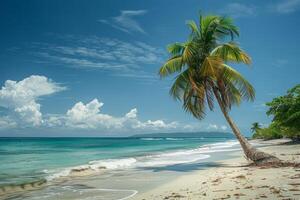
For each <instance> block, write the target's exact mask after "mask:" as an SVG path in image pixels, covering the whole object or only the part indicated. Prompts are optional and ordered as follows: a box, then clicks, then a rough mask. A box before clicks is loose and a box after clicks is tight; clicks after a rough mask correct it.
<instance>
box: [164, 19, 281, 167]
mask: <svg viewBox="0 0 300 200" xmlns="http://www.w3.org/2000/svg"><path fill="white" fill-rule="evenodd" d="M187 25H188V27H189V28H190V30H191V33H190V35H189V37H188V39H187V41H186V42H183V43H178V42H176V43H174V44H171V45H169V46H168V48H167V49H168V52H169V54H170V58H169V59H168V60H167V61H166V62H165V63H164V65H163V66H162V67H161V68H160V70H159V75H160V76H161V77H162V78H163V77H166V76H169V75H172V74H177V76H176V78H175V80H174V83H173V85H172V87H171V89H170V95H171V96H172V97H174V99H176V100H180V101H182V102H183V109H184V110H185V111H187V112H189V113H191V114H192V115H193V116H194V117H195V118H197V119H199V120H201V119H203V118H204V117H205V114H206V109H207V108H208V109H209V110H213V109H214V101H215V100H216V102H217V103H218V105H219V107H220V109H221V111H222V113H223V115H224V117H225V119H226V120H227V122H228V124H229V125H230V127H231V129H232V131H233V133H234V134H235V136H236V138H237V139H238V140H239V142H240V144H241V146H242V149H243V151H244V153H245V155H246V158H247V159H250V160H252V161H253V162H255V163H256V164H264V163H269V162H272V163H274V162H278V161H279V159H277V158H276V157H274V156H272V155H270V154H267V153H264V152H262V151H258V150H257V149H256V148H254V147H253V146H251V145H250V143H249V142H248V141H247V139H246V138H245V137H244V136H243V135H242V133H241V132H240V130H239V128H238V127H237V125H236V124H235V122H234V121H233V119H232V118H231V117H230V116H229V111H230V110H231V108H232V106H235V105H239V104H240V103H241V101H242V100H247V101H253V100H254V98H255V91H254V88H253V86H252V85H251V84H250V83H249V82H248V81H247V80H246V79H245V78H244V77H243V76H242V75H241V74H240V73H239V72H238V71H236V70H235V69H234V68H233V67H231V66H230V64H231V63H235V64H246V65H249V64H251V58H250V56H249V55H248V54H247V53H246V52H245V51H244V50H243V49H241V48H240V46H239V45H238V43H236V42H235V41H234V39H235V38H237V37H238V36H239V30H238V27H237V26H235V25H234V23H233V20H232V19H231V18H229V17H221V16H216V15H209V16H202V15H200V16H199V23H198V24H197V23H196V22H195V21H188V22H187Z"/></svg>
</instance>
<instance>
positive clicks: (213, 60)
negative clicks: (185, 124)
mask: <svg viewBox="0 0 300 200" xmlns="http://www.w3.org/2000/svg"><path fill="white" fill-rule="evenodd" d="M222 64H223V61H222V59H221V58H219V57H217V56H207V57H206V58H205V59H204V61H203V63H202V65H201V68H200V74H201V76H204V77H210V78H211V79H215V77H216V76H217V71H218V68H219V67H220V66H221V65H222Z"/></svg>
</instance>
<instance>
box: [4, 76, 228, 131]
mask: <svg viewBox="0 0 300 200" xmlns="http://www.w3.org/2000/svg"><path fill="white" fill-rule="evenodd" d="M65 89H66V88H65V87H62V86H60V85H59V84H58V83H55V82H53V81H52V80H50V79H48V78H47V77H45V76H37V75H32V76H30V77H27V78H25V79H23V80H21V81H19V82H18V81H12V80H7V81H5V83H4V86H3V87H2V88H1V90H0V107H2V108H4V110H2V111H3V112H2V113H1V116H0V129H14V128H47V129H49V130H50V129H51V130H60V131H61V130H62V131H63V130H74V131H78V130H84V131H86V130H87V131H97V132H99V133H133V132H152V131H172V130H176V131H199V130H201V129H202V130H203V129H205V126H203V124H201V125H200V124H199V123H196V125H194V124H181V123H178V122H176V121H172V122H167V121H165V120H163V119H148V120H141V119H139V115H138V109H137V108H132V109H131V110H129V111H128V112H127V113H125V114H124V115H121V116H113V115H110V114H106V113H103V111H102V107H103V106H104V103H103V102H101V101H99V100H98V99H97V98H95V99H93V100H91V101H90V102H87V103H84V102H81V101H79V102H77V103H75V104H74V105H73V106H72V107H71V108H69V109H68V110H67V111H66V112H65V113H63V114H49V113H44V114H43V113H42V112H41V110H40V108H41V105H40V104H39V103H38V101H39V99H40V98H41V97H44V96H46V95H51V94H54V93H56V92H59V91H62V90H65ZM207 129H209V130H217V131H224V130H226V129H227V127H226V126H223V125H221V126H220V125H216V124H210V125H209V126H207Z"/></svg>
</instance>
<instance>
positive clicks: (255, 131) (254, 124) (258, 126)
mask: <svg viewBox="0 0 300 200" xmlns="http://www.w3.org/2000/svg"><path fill="white" fill-rule="evenodd" d="M259 129H261V125H260V124H259V123H258V122H254V123H253V124H252V127H251V132H252V133H257V131H258V130H259Z"/></svg>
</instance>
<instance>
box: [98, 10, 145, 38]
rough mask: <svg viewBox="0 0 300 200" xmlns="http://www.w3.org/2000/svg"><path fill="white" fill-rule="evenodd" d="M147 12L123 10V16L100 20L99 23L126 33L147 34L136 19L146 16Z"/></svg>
mask: <svg viewBox="0 0 300 200" xmlns="http://www.w3.org/2000/svg"><path fill="white" fill-rule="evenodd" d="M146 13H147V11H146V10H121V14H120V15H119V16H116V17H112V18H111V19H100V20H99V22H101V23H104V24H107V25H110V26H111V27H113V28H115V29H118V30H121V31H123V32H126V33H131V32H139V33H146V32H145V31H144V29H143V28H142V26H141V25H140V23H139V22H138V21H137V20H136V19H135V18H136V17H138V16H142V15H144V14H146Z"/></svg>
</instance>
